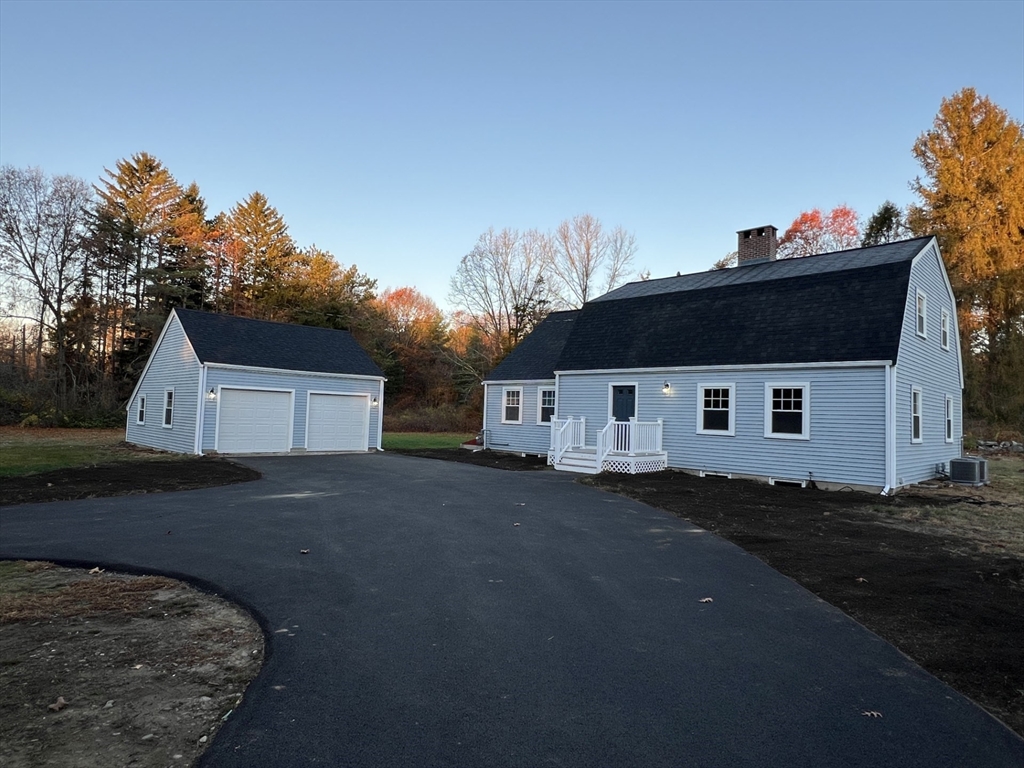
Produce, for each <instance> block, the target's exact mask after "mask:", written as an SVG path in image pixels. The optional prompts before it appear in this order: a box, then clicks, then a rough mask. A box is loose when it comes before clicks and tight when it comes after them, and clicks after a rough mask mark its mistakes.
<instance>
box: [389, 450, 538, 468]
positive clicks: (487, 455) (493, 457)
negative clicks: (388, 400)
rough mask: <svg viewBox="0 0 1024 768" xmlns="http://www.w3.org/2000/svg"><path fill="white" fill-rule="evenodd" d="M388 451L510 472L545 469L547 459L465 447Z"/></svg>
mask: <svg viewBox="0 0 1024 768" xmlns="http://www.w3.org/2000/svg"><path fill="white" fill-rule="evenodd" d="M388 453H401V454H403V455H405V456H419V457H421V458H424V459H441V460H442V461H457V462H459V463H461V464H476V465H477V466H478V467H490V468H492V469H504V470H508V471H511V472H529V471H532V470H537V469H546V468H547V466H548V460H547V457H545V456H531V455H529V454H528V455H526V456H523V455H521V454H518V453H505V452H504V451H491V450H486V451H470V450H467V449H465V448H398V449H392V450H390V451H388Z"/></svg>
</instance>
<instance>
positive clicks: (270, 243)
mask: <svg viewBox="0 0 1024 768" xmlns="http://www.w3.org/2000/svg"><path fill="white" fill-rule="evenodd" d="M228 227H229V229H230V232H231V238H232V240H233V241H234V243H235V247H236V248H237V257H238V262H237V264H236V265H235V270H234V271H235V275H234V278H235V280H234V283H235V284H234V286H233V290H234V291H236V292H237V295H236V296H235V297H234V302H233V304H234V307H235V312H236V314H242V315H246V316H249V317H259V318H264V319H276V318H279V317H280V315H281V314H282V312H281V310H282V308H284V307H287V305H288V297H287V295H286V286H285V283H286V281H287V278H288V276H289V275H290V274H291V273H292V272H293V271H294V269H295V266H296V259H297V255H298V254H297V251H296V248H295V243H294V242H293V241H292V238H291V235H289V234H288V225H287V224H285V221H284V218H282V216H281V214H280V213H278V211H277V209H276V208H274V207H273V206H272V205H270V203H269V201H268V200H267V198H266V196H264V195H263V194H262V193H260V192H253V193H252V194H251V195H249V197H247V198H246V199H245V200H243V201H242V202H241V203H239V204H238V205H236V206H235V207H234V208H232V209H231V211H230V213H229V214H228Z"/></svg>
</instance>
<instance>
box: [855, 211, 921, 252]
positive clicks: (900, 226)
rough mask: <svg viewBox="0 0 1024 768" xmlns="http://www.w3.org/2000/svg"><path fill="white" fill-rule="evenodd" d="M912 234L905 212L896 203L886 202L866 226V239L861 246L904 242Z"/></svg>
mask: <svg viewBox="0 0 1024 768" xmlns="http://www.w3.org/2000/svg"><path fill="white" fill-rule="evenodd" d="M909 234H910V230H909V228H908V227H907V223H906V221H905V219H904V217H903V211H901V210H900V208H899V206H898V205H896V203H893V202H891V201H889V200H886V201H885V202H884V203H882V204H881V205H880V206H879V207H878V210H877V211H875V212H874V214H873V215H872V216H871V218H870V219H868V223H867V224H866V225H865V226H864V239H863V240H861V243H860V244H861V246H863V247H867V246H869V245H882V244H884V243H891V242H894V241H896V240H902V239H904V238H905V237H907V235H909Z"/></svg>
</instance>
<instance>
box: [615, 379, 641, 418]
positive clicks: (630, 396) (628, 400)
mask: <svg viewBox="0 0 1024 768" xmlns="http://www.w3.org/2000/svg"><path fill="white" fill-rule="evenodd" d="M634 416H636V387H634V386H633V385H632V384H630V385H628V386H626V385H617V386H614V387H612V418H613V419H615V420H616V421H629V420H630V419H631V418H633V417H634Z"/></svg>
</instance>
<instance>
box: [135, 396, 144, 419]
mask: <svg viewBox="0 0 1024 768" xmlns="http://www.w3.org/2000/svg"><path fill="white" fill-rule="evenodd" d="M138 406H139V408H138V410H137V411H136V413H135V423H136V424H145V423H146V396H145V395H139V402H138Z"/></svg>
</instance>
